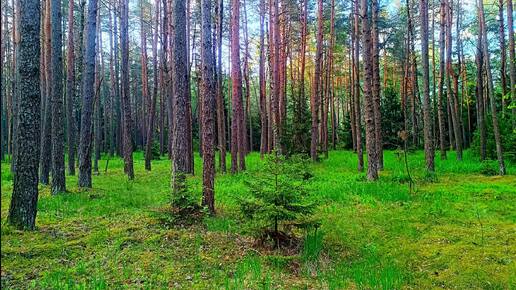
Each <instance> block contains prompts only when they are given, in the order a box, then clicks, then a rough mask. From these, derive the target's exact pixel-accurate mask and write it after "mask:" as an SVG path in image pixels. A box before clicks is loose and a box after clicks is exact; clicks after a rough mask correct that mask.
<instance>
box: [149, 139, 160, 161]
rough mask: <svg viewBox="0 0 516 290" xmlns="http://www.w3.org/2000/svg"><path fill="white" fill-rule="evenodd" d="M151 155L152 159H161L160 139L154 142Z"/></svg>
mask: <svg viewBox="0 0 516 290" xmlns="http://www.w3.org/2000/svg"><path fill="white" fill-rule="evenodd" d="M151 156H152V160H159V159H160V149H159V142H158V141H154V142H152V147H151Z"/></svg>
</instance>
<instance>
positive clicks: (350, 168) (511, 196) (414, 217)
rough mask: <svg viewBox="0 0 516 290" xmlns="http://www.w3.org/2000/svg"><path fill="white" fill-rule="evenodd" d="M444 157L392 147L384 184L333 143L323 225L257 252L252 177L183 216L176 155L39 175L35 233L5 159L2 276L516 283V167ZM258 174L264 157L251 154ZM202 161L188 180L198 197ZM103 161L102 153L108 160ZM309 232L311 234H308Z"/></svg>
mask: <svg viewBox="0 0 516 290" xmlns="http://www.w3.org/2000/svg"><path fill="white" fill-rule="evenodd" d="M448 158H449V159H448V160H446V161H441V160H438V158H436V171H437V174H436V175H435V176H431V178H429V176H428V175H427V174H426V172H425V171H424V170H423V169H422V168H424V163H423V162H424V158H423V154H422V152H416V153H413V154H411V155H410V156H409V159H410V163H409V165H410V168H411V170H412V175H413V176H414V178H415V180H416V187H415V191H414V192H410V191H409V189H408V184H407V183H406V180H407V178H406V173H405V171H404V164H403V162H402V161H401V160H398V159H397V158H396V155H395V154H394V153H393V152H386V155H385V159H386V160H385V164H386V168H385V170H384V171H383V172H382V173H381V177H380V180H379V181H378V182H367V181H365V180H364V178H363V174H360V173H357V172H356V170H355V168H356V157H355V156H354V155H353V153H351V152H344V151H334V152H330V158H329V159H327V160H323V161H322V162H321V163H318V164H315V165H313V170H314V174H315V176H314V178H313V180H312V182H311V184H310V190H311V191H312V192H313V193H314V195H315V196H316V198H318V199H320V200H321V203H320V204H321V205H320V206H319V208H318V209H317V212H316V215H317V217H318V218H319V219H320V220H321V227H320V229H319V231H318V232H317V234H316V235H315V234H314V233H308V234H305V242H304V247H303V249H302V250H301V251H300V253H299V254H298V255H294V256H283V255H282V254H281V252H271V251H263V250H257V249H255V248H254V247H253V243H254V241H253V239H252V238H251V237H250V235H249V233H247V232H246V227H244V226H243V225H242V220H241V218H240V217H239V214H238V197H240V196H242V195H245V194H247V192H246V188H245V186H244V182H243V181H244V178H245V175H244V174H238V175H230V174H227V175H219V176H218V177H217V180H216V204H217V210H218V214H217V216H216V217H207V218H205V219H204V220H203V221H202V222H200V223H198V224H196V225H194V226H192V227H181V226H175V225H174V220H173V219H171V218H170V216H169V215H168V214H167V213H166V211H164V210H163V208H164V207H166V205H167V204H168V202H169V200H170V198H169V184H170V183H169V178H170V162H169V161H168V160H164V159H162V160H157V161H154V162H153V170H152V172H146V171H145V170H144V169H143V165H144V162H143V157H142V155H141V153H136V154H135V169H136V177H135V180H134V181H128V180H127V179H126V178H125V176H124V174H123V164H122V160H121V159H112V160H111V161H110V162H109V169H108V171H107V172H101V173H100V175H99V176H94V177H93V185H94V188H93V189H91V190H79V189H78V188H77V178H76V177H73V176H68V177H67V188H68V189H69V192H67V193H64V194H61V195H59V196H50V192H49V188H48V187H44V186H42V187H41V188H40V189H41V192H40V200H39V204H38V217H37V230H36V231H33V232H21V231H17V230H14V229H13V228H11V227H9V226H7V225H6V223H5V220H6V217H7V212H8V207H9V201H10V195H11V191H12V177H11V174H10V172H9V166H8V164H7V163H3V164H2V197H1V201H2V206H1V221H2V226H1V234H2V237H1V242H2V248H1V250H2V251H1V262H2V268H1V277H2V280H1V286H2V288H37V289H43V288H46V289H62V288H70V289H91V288H94V289H108V288H109V289H111V288H145V289H155V288H171V287H172V288H185V289H192V288H194V289H205V288H209V289H214V288H223V289H278V288H280V289H305V288H310V289H321V288H323V289H343V288H344V289H346V288H351V289H355V288H360V289H371V288H374V289H379V288H381V289H400V288H415V289H429V288H459V289H472V288H477V289H511V288H516V278H515V277H516V258H515V257H516V245H515V243H516V176H515V175H514V174H515V173H516V168H515V166H514V165H511V164H509V166H508V173H509V174H508V175H507V176H504V177H498V176H483V175H481V174H480V173H481V172H482V167H481V164H480V163H479V162H477V161H476V160H475V158H474V157H473V154H471V152H466V153H465V156H464V161H463V162H457V161H455V160H454V156H453V154H449V157H448ZM247 161H248V164H247V165H248V171H249V172H250V173H251V175H252V171H253V170H257V167H258V165H259V163H260V159H259V156H258V155H257V154H254V153H253V154H251V155H250V156H249V157H248V159H247ZM200 164H201V161H200V159H196V175H195V176H193V177H190V179H191V182H190V184H191V186H192V187H193V189H194V191H195V192H196V194H198V197H199V198H200V192H201V187H200V182H201V181H200V175H201V174H200V173H201V168H200ZM104 165H105V159H103V160H102V161H101V162H100V167H101V168H104ZM301 234H303V233H301Z"/></svg>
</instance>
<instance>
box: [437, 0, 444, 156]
mask: <svg viewBox="0 0 516 290" xmlns="http://www.w3.org/2000/svg"><path fill="white" fill-rule="evenodd" d="M445 1H446V0H441V4H440V14H441V22H440V32H439V95H438V97H437V115H438V123H439V148H440V150H441V154H440V155H441V160H445V159H446V143H445V139H444V138H445V131H446V128H445V123H444V122H445V115H444V106H445V104H443V102H444V73H445V72H444V34H445V21H446V20H445V19H446V8H445V7H446V2H445Z"/></svg>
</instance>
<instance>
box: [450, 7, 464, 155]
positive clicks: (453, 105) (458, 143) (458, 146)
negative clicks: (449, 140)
mask: <svg viewBox="0 0 516 290" xmlns="http://www.w3.org/2000/svg"><path fill="white" fill-rule="evenodd" d="M451 6H452V0H446V7H447V8H446V19H447V21H446V23H447V26H446V71H447V76H448V77H447V78H448V82H447V83H448V86H447V96H448V102H449V104H450V112H451V114H450V115H451V121H452V123H453V135H454V138H455V150H456V151H457V160H462V133H461V129H460V119H459V117H460V116H459V114H458V98H457V95H458V86H457V83H456V82H454V88H453V92H452V88H451V79H456V77H457V76H456V74H455V70H454V69H453V66H452V33H451V32H452V15H451V14H452V7H451Z"/></svg>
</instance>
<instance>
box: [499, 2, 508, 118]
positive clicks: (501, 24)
mask: <svg viewBox="0 0 516 290" xmlns="http://www.w3.org/2000/svg"><path fill="white" fill-rule="evenodd" d="M503 2H504V0H498V23H499V25H498V37H499V39H500V79H501V85H502V118H503V117H504V116H505V107H506V104H505V96H506V95H507V80H506V78H507V77H506V72H505V64H506V63H507V60H506V55H507V53H506V48H505V27H504V21H503Z"/></svg>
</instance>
